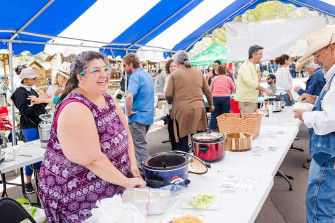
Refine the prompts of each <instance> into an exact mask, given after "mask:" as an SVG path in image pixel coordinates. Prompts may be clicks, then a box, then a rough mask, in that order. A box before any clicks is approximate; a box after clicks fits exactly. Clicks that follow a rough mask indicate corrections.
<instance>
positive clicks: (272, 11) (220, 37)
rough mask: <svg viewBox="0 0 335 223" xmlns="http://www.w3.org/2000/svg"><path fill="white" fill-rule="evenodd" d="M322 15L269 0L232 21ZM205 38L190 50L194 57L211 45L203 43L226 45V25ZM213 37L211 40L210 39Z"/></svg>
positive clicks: (331, 22)
mask: <svg viewBox="0 0 335 223" xmlns="http://www.w3.org/2000/svg"><path fill="white" fill-rule="evenodd" d="M316 15H322V13H320V12H317V11H310V10H309V9H307V8H304V7H299V8H298V7H295V6H294V5H292V4H284V3H281V2H278V1H268V2H263V3H261V4H258V5H257V6H256V8H255V9H251V10H248V11H246V12H245V13H244V14H243V15H241V16H237V17H235V18H234V20H233V21H232V22H252V21H263V20H271V19H280V18H297V17H310V16H316ZM326 18H327V23H328V24H335V20H334V18H332V17H330V16H327V17H326ZM206 37H207V38H206V40H204V39H205V38H203V39H202V40H200V41H199V42H198V43H196V44H195V46H194V47H193V49H192V50H190V52H189V55H190V57H193V56H195V55H197V54H199V53H201V52H202V51H204V50H205V49H206V48H208V47H209V46H210V45H208V44H203V42H205V41H206V43H209V42H211V43H212V44H213V43H214V42H217V43H219V44H221V45H223V46H225V45H226V31H225V26H224V25H223V26H222V27H221V28H218V29H215V30H214V31H213V32H212V34H210V35H207V36H206ZM209 38H211V41H209Z"/></svg>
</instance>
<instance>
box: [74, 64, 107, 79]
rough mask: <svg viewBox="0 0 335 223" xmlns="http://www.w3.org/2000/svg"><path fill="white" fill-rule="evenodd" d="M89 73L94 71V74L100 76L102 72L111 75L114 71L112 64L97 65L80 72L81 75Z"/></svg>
mask: <svg viewBox="0 0 335 223" xmlns="http://www.w3.org/2000/svg"><path fill="white" fill-rule="evenodd" d="M87 73H93V74H94V75H98V76H99V77H100V76H101V75H102V74H106V75H110V74H111V73H112V66H105V67H95V68H93V69H91V70H84V71H83V72H81V73H80V75H82V76H84V75H85V74H87Z"/></svg>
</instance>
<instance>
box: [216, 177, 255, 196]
mask: <svg viewBox="0 0 335 223" xmlns="http://www.w3.org/2000/svg"><path fill="white" fill-rule="evenodd" d="M259 180H260V179H259V178H257V177H245V176H235V175H224V176H223V178H221V181H220V183H219V184H218V186H217V187H216V190H217V191H218V192H220V193H252V192H253V191H254V190H255V188H256V186H257V184H258V182H259Z"/></svg>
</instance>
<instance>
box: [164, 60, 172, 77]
mask: <svg viewBox="0 0 335 223" xmlns="http://www.w3.org/2000/svg"><path fill="white" fill-rule="evenodd" d="M172 62H173V59H169V60H168V61H166V64H165V72H166V74H169V73H171V71H170V65H171V63H172Z"/></svg>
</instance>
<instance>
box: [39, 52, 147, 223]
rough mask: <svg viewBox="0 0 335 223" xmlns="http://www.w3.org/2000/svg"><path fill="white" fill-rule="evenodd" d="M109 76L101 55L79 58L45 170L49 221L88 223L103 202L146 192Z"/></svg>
mask: <svg viewBox="0 0 335 223" xmlns="http://www.w3.org/2000/svg"><path fill="white" fill-rule="evenodd" d="M110 74H111V67H110V66H106V64H105V58H104V56H103V55H102V54H100V53H98V52H93V51H87V52H83V53H81V54H79V55H78V56H77V57H76V60H75V62H74V65H73V68H72V70H71V75H70V79H69V81H68V83H67V85H66V87H65V90H64V92H63V93H62V96H61V98H60V101H61V104H60V105H59V106H58V107H57V110H56V112H55V118H54V121H53V124H52V128H51V131H50V139H49V142H48V145H47V149H46V152H45V155H44V160H43V164H42V166H41V171H40V181H39V187H40V190H39V194H40V198H41V201H42V204H43V208H44V210H45V213H46V215H47V218H48V221H49V222H81V221H84V220H85V219H87V218H89V217H90V216H91V209H92V208H93V207H95V204H96V202H97V201H98V200H101V199H103V198H108V197H113V196H114V195H115V194H122V193H123V191H124V190H125V189H126V188H134V187H139V188H142V187H145V182H144V181H143V179H142V177H141V175H140V173H139V170H138V168H137V163H136V159H135V152H134V145H133V142H132V137H131V134H130V132H129V129H128V126H127V122H126V118H125V116H124V114H123V113H122V111H121V109H120V107H119V106H118V104H117V103H116V102H115V101H114V99H113V98H112V97H111V96H110V95H109V94H107V93H106V90H107V89H108V85H109V81H110Z"/></svg>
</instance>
